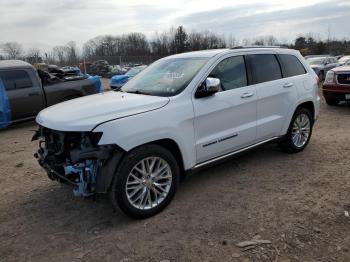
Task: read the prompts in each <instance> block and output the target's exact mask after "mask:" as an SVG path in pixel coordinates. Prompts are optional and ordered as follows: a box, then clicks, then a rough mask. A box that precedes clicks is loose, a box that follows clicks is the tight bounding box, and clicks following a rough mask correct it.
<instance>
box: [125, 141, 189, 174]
mask: <svg viewBox="0 0 350 262" xmlns="http://www.w3.org/2000/svg"><path fill="white" fill-rule="evenodd" d="M145 145H158V146H161V147H164V148H165V149H167V150H168V151H169V152H170V153H171V154H172V155H173V156H174V157H175V159H176V161H177V163H178V165H179V168H180V171H181V174H183V173H184V171H185V167H184V159H183V154H182V152H181V150H180V147H179V145H178V144H177V143H176V141H175V140H173V139H170V138H163V139H159V140H155V141H151V142H147V143H145V144H143V145H139V146H137V147H141V146H145ZM133 149H134V148H133ZM133 149H131V150H133ZM131 150H130V151H131Z"/></svg>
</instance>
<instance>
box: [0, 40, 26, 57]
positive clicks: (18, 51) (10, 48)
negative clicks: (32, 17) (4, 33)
mask: <svg viewBox="0 0 350 262" xmlns="http://www.w3.org/2000/svg"><path fill="white" fill-rule="evenodd" d="M1 50H2V51H3V52H4V53H5V54H6V55H7V58H8V59H18V58H20V57H21V56H22V55H23V48H22V46H21V45H20V44H19V43H17V42H7V43H4V44H2V45H1Z"/></svg>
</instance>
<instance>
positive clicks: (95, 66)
mask: <svg viewBox="0 0 350 262" xmlns="http://www.w3.org/2000/svg"><path fill="white" fill-rule="evenodd" d="M79 68H80V71H81V72H83V73H87V74H90V75H98V76H102V77H108V76H109V74H110V68H109V64H108V62H107V61H106V60H97V61H94V62H85V63H80V64H79Z"/></svg>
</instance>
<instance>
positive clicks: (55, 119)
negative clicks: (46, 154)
mask: <svg viewBox="0 0 350 262" xmlns="http://www.w3.org/2000/svg"><path fill="white" fill-rule="evenodd" d="M168 102H169V98H168V97H159V96H148V95H140V94H130V93H122V92H114V91H110V92H106V93H100V94H96V95H90V96H85V97H81V98H77V99H73V100H69V101H66V102H63V103H60V104H57V105H54V106H51V107H48V108H46V109H44V110H42V111H41V112H40V113H39V114H38V116H37V117H36V122H37V123H38V124H39V125H42V126H44V127H47V128H50V129H54V130H59V131H91V130H92V129H93V128H94V127H95V126H96V125H98V124H100V123H102V122H106V121H109V120H114V119H118V118H122V117H127V116H130V115H134V114H140V113H144V112H147V111H150V110H155V109H158V108H161V107H163V106H165V105H166V104H167V103H168Z"/></svg>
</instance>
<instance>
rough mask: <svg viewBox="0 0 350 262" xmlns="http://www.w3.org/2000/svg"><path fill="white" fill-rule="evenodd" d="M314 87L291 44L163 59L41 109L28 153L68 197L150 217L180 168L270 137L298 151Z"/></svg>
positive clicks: (304, 140) (311, 114)
mask: <svg viewBox="0 0 350 262" xmlns="http://www.w3.org/2000/svg"><path fill="white" fill-rule="evenodd" d="M318 84H319V79H318V77H317V76H316V74H315V72H314V71H313V70H312V69H311V67H310V66H309V65H308V64H307V63H306V62H305V60H304V58H303V57H302V56H301V54H300V53H299V52H298V51H295V50H289V49H282V48H281V49H280V48H241V49H217V50H207V51H198V52H189V53H184V54H178V55H173V56H169V57H166V58H163V59H160V60H158V61H157V62H154V63H153V64H152V65H150V66H149V67H147V68H146V69H145V70H144V71H142V72H141V73H140V74H138V75H137V76H136V77H134V78H133V79H132V80H130V81H129V82H128V83H127V84H126V85H124V86H123V87H122V88H121V90H120V91H118V92H107V93H104V95H103V96H102V95H94V96H89V97H84V98H80V99H76V100H74V101H69V102H67V103H66V104H59V105H56V106H54V107H52V108H51V109H46V110H43V111H42V112H40V114H39V115H38V117H37V119H36V120H37V123H38V124H39V125H40V127H39V130H38V131H37V132H36V133H35V135H34V139H39V140H40V141H41V142H39V145H40V149H39V150H38V153H37V155H36V156H37V158H38V160H39V164H40V165H41V166H42V167H43V168H45V169H46V171H47V173H48V176H49V177H50V178H51V179H53V180H64V181H67V182H68V183H70V184H72V185H73V186H74V194H75V195H77V196H91V195H94V194H96V193H109V195H110V199H111V201H112V204H113V205H114V206H115V207H117V206H119V207H120V208H121V209H122V210H123V211H124V212H125V213H127V214H128V215H131V216H134V217H149V216H152V215H154V214H156V213H158V212H160V211H161V210H162V209H163V208H165V207H166V206H167V205H168V204H169V202H170V201H171V199H172V198H173V196H174V194H175V191H176V189H177V187H178V184H179V180H180V173H182V172H185V171H188V170H194V169H197V168H201V167H204V166H206V165H209V164H211V163H213V162H215V161H218V160H222V159H224V158H226V157H229V156H233V155H235V154H237V153H240V152H243V151H245V150H248V149H251V148H253V147H256V146H259V145H261V144H264V143H267V142H271V141H278V142H279V144H280V146H281V148H282V149H283V150H285V151H286V152H289V153H297V152H301V151H303V150H304V149H305V147H306V146H307V144H308V143H309V141H310V138H311V134H312V128H313V124H314V122H315V120H316V119H317V116H318V114H319V103H320V98H319V96H318ZM72 112H73V113H72ZM43 141H44V142H43Z"/></svg>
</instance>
